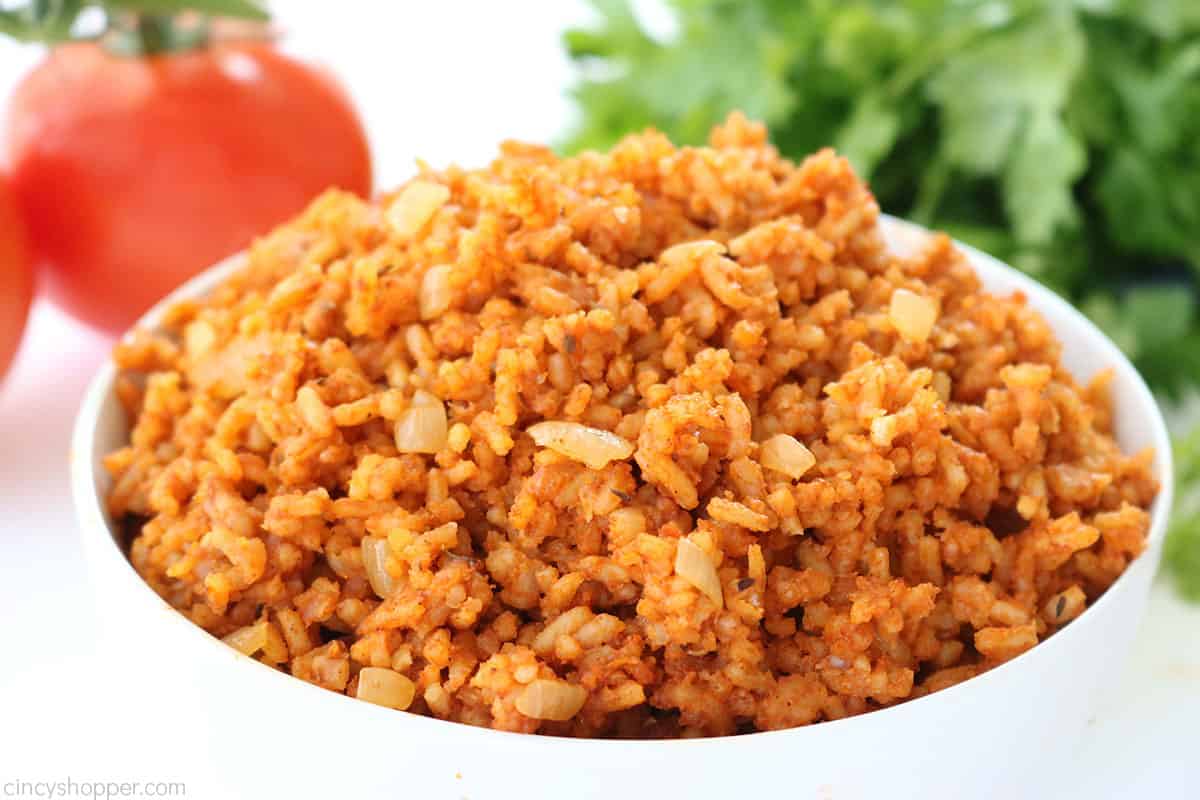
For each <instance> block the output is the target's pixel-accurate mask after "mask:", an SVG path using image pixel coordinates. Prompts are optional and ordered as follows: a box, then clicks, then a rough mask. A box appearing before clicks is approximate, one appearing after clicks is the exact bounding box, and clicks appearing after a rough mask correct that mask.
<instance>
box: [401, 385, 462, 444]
mask: <svg viewBox="0 0 1200 800" xmlns="http://www.w3.org/2000/svg"><path fill="white" fill-rule="evenodd" d="M448 430H449V425H448V423H447V421H446V406H444V405H443V404H442V401H441V400H439V399H437V398H436V397H434V396H433V395H432V394H430V393H429V392H427V391H425V390H424V389H418V390H417V392H416V394H414V395H413V399H412V403H411V404H409V406H408V408H406V409H404V411H403V412H401V414H400V417H399V419H397V420H396V449H397V450H399V451H400V452H401V453H436V452H438V451H440V450H441V449H442V448H443V447H445V446H446V435H447V432H448Z"/></svg>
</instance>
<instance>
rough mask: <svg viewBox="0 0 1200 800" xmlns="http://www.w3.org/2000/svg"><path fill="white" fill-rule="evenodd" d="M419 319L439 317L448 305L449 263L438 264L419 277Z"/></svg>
mask: <svg viewBox="0 0 1200 800" xmlns="http://www.w3.org/2000/svg"><path fill="white" fill-rule="evenodd" d="M419 300H420V305H421V319H435V318H436V317H440V316H441V315H442V314H444V313H445V312H446V309H448V308H449V307H450V265H449V264H438V265H436V266H433V267H430V268H429V269H427V270H426V271H425V276H424V277H423V278H421V295H420V298H419Z"/></svg>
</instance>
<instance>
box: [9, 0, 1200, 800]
mask: <svg viewBox="0 0 1200 800" xmlns="http://www.w3.org/2000/svg"><path fill="white" fill-rule="evenodd" d="M275 7H276V16H277V20H278V22H279V23H280V25H281V27H282V28H283V29H284V31H285V36H286V39H285V41H286V46H287V47H288V49H289V50H291V51H293V52H295V53H297V54H300V55H303V56H304V57H306V58H309V59H312V60H314V61H318V62H321V63H324V64H326V65H328V66H330V67H332V68H333V69H334V70H335V71H336V72H337V73H338V75H339V76H340V77H341V78H342V79H343V81H344V82H345V83H346V85H347V87H348V88H349V89H350V91H351V93H352V94H353V95H354V97H355V99H356V100H357V102H358V105H359V108H360V109H361V111H362V113H363V115H364V117H365V120H366V124H367V128H368V131H369V133H370V136H371V140H372V145H373V148H374V153H375V160H376V162H375V163H376V177H377V186H379V187H388V186H391V185H394V184H396V183H397V182H399V181H400V180H402V179H404V178H405V177H406V176H407V175H408V174H410V173H411V172H412V171H413V167H412V164H413V159H414V158H416V157H417V156H420V157H421V158H424V159H425V160H427V161H429V162H431V163H433V164H435V165H440V164H445V163H448V162H450V161H456V162H458V163H462V164H465V165H477V164H481V163H484V162H486V161H487V160H488V159H490V158H491V157H492V155H493V154H494V152H495V145H496V143H497V142H499V141H500V140H501V139H503V138H524V139H529V140H534V141H548V140H551V139H553V138H554V137H556V136H558V135H559V134H561V132H562V131H563V129H564V128H565V127H566V126H567V125H568V123H569V120H570V114H571V107H570V103H569V101H568V99H567V98H566V95H565V88H566V86H567V84H568V82H569V80H570V72H569V69H568V65H567V62H566V59H565V57H564V56H563V54H562V51H561V49H560V45H559V36H558V34H559V33H560V32H561V30H562V29H563V28H564V27H566V26H568V25H570V24H573V23H577V22H580V21H583V20H586V19H587V18H588V12H587V10H586V9H584V8H581V7H580V6H579V5H578V4H577V3H575V2H565V3H564V2H557V1H556V2H539V3H533V2H503V3H499V2H496V3H492V2H475V3H466V2H431V3H421V4H419V5H418V4H415V3H413V4H410V3H392V2H368V1H367V0H354V1H353V2H351V1H349V0H342V1H341V2H338V3H331V2H322V3H316V2H312V3H310V2H307V1H304V2H301V1H300V0H293V1H292V2H288V3H283V2H277V3H276V4H275ZM335 9H336V10H335ZM37 57H38V51H37V50H36V49H35V48H29V47H18V46H16V45H14V44H12V43H9V42H0V98H4V97H6V96H7V94H8V92H9V91H11V88H12V86H13V85H14V84H15V83H16V81H17V80H18V79H19V77H20V75H21V74H22V73H23V72H24V71H25V70H26V69H28V67H29V66H30V65H32V64H33V63H35V62H36V59H37ZM108 346H109V343H108V342H106V341H105V340H103V339H102V338H100V337H98V336H96V335H94V334H92V333H90V332H88V331H87V330H86V329H84V328H82V327H80V326H78V325H76V324H75V323H74V322H72V321H71V320H69V319H67V318H65V317H64V316H62V315H61V314H59V313H58V312H57V311H56V310H55V309H54V308H53V307H51V306H49V305H47V304H45V303H38V304H37V305H35V308H34V311H33V316H32V319H31V322H30V326H29V329H28V331H27V334H26V339H25V343H24V345H23V349H22V351H21V354H20V356H19V357H18V360H17V363H16V366H15V369H14V372H13V374H12V375H10V377H9V380H8V382H7V383H6V384H5V385H4V386H3V387H0V797H3V785H4V783H5V782H7V781H10V780H13V779H17V778H20V779H23V780H64V779H66V778H67V777H71V778H72V779H74V780H76V781H81V780H89V779H115V780H124V781H129V780H183V781H186V782H187V783H188V786H189V793H188V797H192V798H207V797H210V796H217V795H216V794H214V792H215V790H213V789H212V788H211V787H212V785H213V784H212V781H211V780H210V779H209V778H207V777H206V776H204V775H190V774H182V773H181V772H180V771H179V770H178V768H177V767H173V766H172V765H173V763H174V762H175V761H176V757H175V755H173V750H174V746H173V742H174V741H175V738H176V734H175V733H170V734H167V732H168V731H171V730H172V729H173V728H178V727H180V726H181V725H182V726H183V727H186V720H185V721H173V720H172V719H171V716H170V707H169V702H167V701H166V700H164V699H162V698H154V697H146V696H142V695H141V694H139V693H138V692H137V691H136V687H137V676H138V674H139V673H143V672H145V671H148V670H158V669H160V668H161V664H160V663H159V662H157V661H155V660H154V659H153V658H152V657H150V654H151V653H152V652H153V649H152V648H147V653H145V654H142V653H118V652H111V651H110V650H109V649H106V648H105V646H104V642H103V641H102V637H101V636H100V634H99V633H98V630H97V620H96V618H95V615H94V612H93V601H92V596H91V589H90V587H89V586H88V583H87V573H86V568H85V564H84V562H83V559H82V555H81V553H80V551H79V547H78V543H77V534H76V528H75V521H74V518H73V516H72V509H71V504H70V499H69V496H68V491H67V471H66V463H67V445H68V435H69V430H70V425H71V421H72V418H73V416H74V412H75V409H76V406H77V404H78V402H79V398H80V395H81V393H82V391H83V387H84V385H85V383H86V381H87V380H88V378H89V377H90V375H91V373H92V372H93V371H94V369H95V368H96V366H97V365H98V364H99V363H100V361H101V360H102V359H103V358H104V357H105V354H106V352H107V349H108ZM1113 657H1114V658H1119V657H1121V654H1117V653H1114V654H1113ZM1063 668H1064V669H1070V668H1071V667H1070V665H1068V664H1064V665H1063ZM1013 702H1020V698H1014V699H1013ZM1046 713H1047V714H1053V713H1054V710H1053V709H1052V708H1051V709H1046ZM1198 730H1200V609H1197V608H1191V607H1187V606H1184V605H1183V604H1182V603H1181V602H1180V601H1179V600H1178V599H1177V598H1176V597H1175V595H1174V594H1173V592H1172V591H1171V589H1170V588H1169V587H1168V586H1167V585H1165V583H1164V582H1163V581H1161V580H1160V582H1159V584H1158V585H1157V586H1156V587H1155V592H1154V596H1153V598H1152V601H1151V606H1150V611H1149V616H1148V619H1147V620H1146V622H1145V623H1144V625H1143V628H1142V631H1141V635H1140V639H1139V641H1138V644H1137V647H1136V650H1135V652H1134V653H1132V654H1131V655H1130V657H1129V666H1128V668H1127V670H1126V672H1125V677H1124V679H1123V681H1122V682H1121V684H1120V685H1117V686H1114V687H1112V691H1111V693H1110V696H1109V697H1107V698H1106V703H1105V707H1104V710H1103V711H1102V712H1101V713H1099V714H1098V715H1097V717H1096V718H1095V720H1094V722H1093V724H1092V725H1091V726H1090V728H1089V733H1088V736H1087V738H1086V740H1084V741H1081V742H1080V745H1079V746H1080V748H1081V749H1082V751H1083V753H1082V758H1081V759H1080V760H1079V764H1078V765H1073V766H1072V767H1071V768H1070V769H1064V770H1062V771H1060V772H1059V774H1056V775H1045V776H1030V787H1031V788H1030V794H1029V796H1030V797H1052V796H1053V797H1058V798H1079V800H1083V799H1084V798H1088V799H1089V800H1091V799H1093V798H1125V797H1129V798H1134V797H1137V798H1143V797H1144V798H1184V797H1195V796H1197V794H1198V793H1200V752H1198V746H1197V745H1198V742H1200V736H1198V735H1197V731H1198ZM181 735H182V734H181ZM914 735H920V732H919V731H914ZM979 758H980V759H981V760H983V759H987V760H991V759H998V758H999V759H1003V758H1004V754H1003V753H995V752H990V751H988V749H987V747H986V743H981V744H980V751H979ZM1035 787H1042V788H1041V790H1040V791H1041V793H1040V794H1039V790H1038V789H1037V788H1035ZM1045 787H1054V788H1053V789H1048V788H1045ZM779 788H780V789H782V788H783V787H779ZM221 796H224V793H222V795H221ZM413 800H417V799H416V798H414V799H413ZM422 800H423V799H422Z"/></svg>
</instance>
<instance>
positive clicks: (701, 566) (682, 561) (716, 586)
mask: <svg viewBox="0 0 1200 800" xmlns="http://www.w3.org/2000/svg"><path fill="white" fill-rule="evenodd" d="M675 574H676V575H678V576H679V577H681V578H683V579H684V580H685V581H687V582H688V583H690V584H691V585H692V586H695V587H696V588H697V589H698V590H699V591H700V592H701V593H702V594H704V595H706V596H707V597H708V599H709V600H712V601H713V603H715V604H716V606H717V608H724V607H725V595H724V593H723V592H722V591H721V579H720V578H719V577H718V576H717V567H716V565H715V564H713V562H712V559H711V558H709V556H708V553H706V552H704V550H703V549H702V548H701V547H700V545H698V544H696V543H695V542H693V541H692V540H691V539H680V540H679V543H678V544H677V545H676V547H675Z"/></svg>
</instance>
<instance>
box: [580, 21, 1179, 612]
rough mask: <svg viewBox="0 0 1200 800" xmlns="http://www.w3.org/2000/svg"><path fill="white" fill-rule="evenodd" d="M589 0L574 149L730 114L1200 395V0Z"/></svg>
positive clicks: (1163, 389)
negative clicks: (945, 235) (978, 253)
mask: <svg viewBox="0 0 1200 800" xmlns="http://www.w3.org/2000/svg"><path fill="white" fill-rule="evenodd" d="M593 5H594V7H595V9H596V11H597V12H598V13H599V17H600V19H599V22H598V24H597V25H595V26H593V27H588V28H584V29H577V30H572V31H569V32H568V33H567V34H566V45H567V48H568V51H569V53H570V56H571V58H572V59H573V60H574V61H575V62H576V63H577V65H578V66H579V68H580V79H579V81H578V82H577V84H576V86H575V89H574V94H575V97H576V99H577V101H578V104H579V107H580V111H581V114H580V119H579V122H578V124H577V126H576V127H575V129H574V130H573V131H572V132H571V134H570V136H569V138H568V139H567V141H566V143H565V146H566V148H567V149H568V150H572V151H573V150H578V149H582V148H590V147H605V146H608V145H610V144H611V143H612V142H613V141H614V140H616V139H617V138H619V137H620V136H621V135H622V134H624V133H626V132H628V131H630V130H637V129H641V128H643V127H646V126H651V125H652V126H654V127H657V128H659V129H660V130H662V131H663V132H665V133H667V134H668V135H669V136H671V137H672V138H673V139H674V140H675V141H677V142H681V143H699V142H701V141H703V140H704V138H705V137H706V136H707V133H708V130H709V128H710V127H711V126H712V125H713V124H714V123H716V122H717V121H719V120H720V119H721V118H723V117H724V116H725V115H726V114H727V113H728V112H729V111H730V110H732V109H735V108H737V109H741V110H743V111H745V112H746V113H747V114H748V115H749V116H751V117H752V118H757V119H761V120H763V121H765V122H766V123H767V124H768V126H769V128H770V131H771V135H772V140H773V141H774V143H775V144H776V146H778V147H779V148H780V150H781V151H782V152H783V153H785V154H786V155H790V156H793V157H801V156H803V155H805V154H807V153H810V152H812V151H814V150H816V149H818V148H820V147H822V146H826V145H833V146H834V147H836V148H837V149H838V150H839V151H840V152H842V153H843V154H845V155H847V156H848V157H849V158H850V159H851V161H852V162H853V163H854V165H855V166H856V168H857V169H858V170H859V172H860V174H861V175H862V176H863V177H864V178H866V179H867V180H869V181H870V182H871V185H872V188H873V189H874V191H875V193H876V195H877V196H878V198H879V201H880V204H881V206H882V207H883V208H884V210H886V211H888V212H890V213H893V214H897V215H899V216H903V217H907V218H909V219H912V220H915V221H917V222H920V223H922V224H925V225H928V226H931V227H934V228H938V229H941V230H945V231H947V232H949V233H950V234H951V235H953V236H955V237H957V238H960V239H962V240H963V241H966V242H968V243H971V244H974V245H976V246H978V247H980V248H981V249H983V250H986V251H988V252H990V253H992V254H994V255H996V256H998V257H1000V258H1002V259H1004V260H1006V261H1008V262H1009V263H1011V264H1013V265H1015V266H1017V267H1019V268H1021V269H1023V270H1024V271H1026V272H1028V273H1029V274H1031V275H1033V276H1034V277H1036V278H1037V279H1038V280H1040V281H1041V282H1043V283H1045V284H1047V285H1048V286H1050V287H1052V288H1054V289H1055V290H1057V291H1058V292H1060V293H1062V294H1063V295H1065V296H1066V297H1068V298H1069V299H1071V300H1072V301H1073V302H1075V303H1076V304H1077V305H1078V306H1079V307H1080V308H1081V309H1083V310H1084V312H1085V313H1087V314H1088V315H1089V316H1090V317H1091V318H1092V319H1093V320H1095V321H1096V322H1097V323H1098V324H1100V326H1101V327H1103V328H1104V329H1105V330H1106V331H1107V332H1108V333H1109V334H1110V335H1111V336H1112V337H1113V339H1114V340H1115V341H1117V343H1118V344H1119V345H1120V346H1121V347H1122V348H1123V349H1124V350H1125V352H1126V353H1128V354H1129V356H1130V357H1131V358H1132V359H1133V361H1134V363H1135V364H1136V365H1137V366H1138V368H1139V369H1140V370H1141V371H1142V374H1143V375H1144V376H1145V377H1146V379H1147V380H1148V381H1149V382H1150V384H1151V385H1152V387H1153V388H1154V389H1155V390H1156V391H1157V392H1158V393H1159V395H1160V397H1162V398H1163V399H1164V402H1168V403H1170V402H1174V401H1175V400H1177V399H1178V398H1179V397H1181V396H1183V395H1185V394H1187V393H1189V392H1190V391H1194V390H1195V388H1194V387H1197V386H1200V315H1197V313H1196V303H1197V277H1198V276H1200V2H1196V0H1145V1H1144V2H1143V0H986V1H985V0H672V1H671V2H670V10H671V11H672V12H673V18H674V22H675V27H676V31H675V32H674V33H673V34H671V35H669V36H662V37H655V36H652V35H651V34H649V33H648V32H647V31H646V29H645V27H644V26H643V25H642V24H641V23H640V22H639V19H638V17H637V16H636V15H635V14H634V12H633V10H632V9H631V8H630V5H629V3H628V2H626V0H593ZM1176 456H1177V460H1178V461H1179V462H1180V464H1179V476H1180V478H1181V479H1182V485H1181V486H1180V492H1181V494H1182V497H1181V505H1180V508H1179V513H1177V514H1176V518H1175V525H1174V530H1173V531H1172V534H1171V541H1170V544H1169V545H1168V554H1169V563H1170V564H1171V565H1172V568H1173V570H1174V571H1175V573H1176V574H1177V576H1178V577H1179V578H1180V579H1181V580H1180V585H1181V588H1183V589H1184V591H1185V592H1187V593H1188V594H1190V595H1191V596H1193V597H1195V598H1197V599H1200V512H1195V513H1188V512H1187V511H1186V510H1185V509H1186V508H1200V489H1197V488H1196V487H1198V486H1200V433H1197V434H1193V435H1191V436H1189V437H1187V438H1185V439H1183V440H1181V441H1180V442H1179V444H1178V446H1177V451H1176ZM1192 496H1195V497H1196V499H1194V500H1191V499H1188V498H1190V497H1192Z"/></svg>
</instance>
